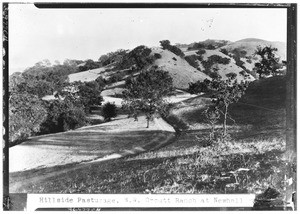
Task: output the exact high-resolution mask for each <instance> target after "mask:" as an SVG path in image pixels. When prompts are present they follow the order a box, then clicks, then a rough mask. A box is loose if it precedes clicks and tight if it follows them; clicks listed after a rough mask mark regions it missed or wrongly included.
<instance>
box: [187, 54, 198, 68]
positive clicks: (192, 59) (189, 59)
mask: <svg viewBox="0 0 300 214" xmlns="http://www.w3.org/2000/svg"><path fill="white" fill-rule="evenodd" d="M184 59H185V60H186V61H187V62H188V63H189V64H190V65H191V66H193V67H194V68H198V66H199V65H198V63H197V62H196V60H197V56H196V55H189V56H185V57H184Z"/></svg>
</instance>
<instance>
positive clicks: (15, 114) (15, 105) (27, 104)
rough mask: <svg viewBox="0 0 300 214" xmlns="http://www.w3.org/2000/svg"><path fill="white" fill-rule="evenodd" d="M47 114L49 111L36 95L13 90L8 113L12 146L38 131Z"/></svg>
mask: <svg viewBox="0 0 300 214" xmlns="http://www.w3.org/2000/svg"><path fill="white" fill-rule="evenodd" d="M46 115H47V111H46V109H45V107H44V106H43V104H42V101H41V100H40V99H39V98H38V97H37V96H36V95H33V94H29V93H27V92H26V91H23V92H21V91H11V93H10V97H9V115H8V116H9V144H10V146H12V145H14V144H18V143H20V142H22V141H24V140H25V139H26V138H28V137H30V136H31V135H34V134H36V133H38V132H39V131H40V128H41V124H42V122H43V121H44V120H45V119H46Z"/></svg>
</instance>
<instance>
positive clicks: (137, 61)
mask: <svg viewBox="0 0 300 214" xmlns="http://www.w3.org/2000/svg"><path fill="white" fill-rule="evenodd" d="M151 52H152V51H151V49H150V48H148V47H146V46H144V45H140V46H138V47H136V48H134V49H133V50H132V51H130V52H129V53H128V54H125V55H124V56H123V57H122V60H121V61H120V62H118V63H117V65H116V68H117V69H131V68H135V70H142V69H143V68H145V67H146V66H148V65H150V64H152V63H153V61H154V60H155V58H154V56H152V55H150V54H151Z"/></svg>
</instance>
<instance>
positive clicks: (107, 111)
mask: <svg viewBox="0 0 300 214" xmlns="http://www.w3.org/2000/svg"><path fill="white" fill-rule="evenodd" d="M101 114H102V116H103V117H104V119H105V121H110V120H111V118H113V117H116V116H117V106H116V105H115V104H114V103H110V102H107V103H105V104H104V105H103V106H102V112H101Z"/></svg>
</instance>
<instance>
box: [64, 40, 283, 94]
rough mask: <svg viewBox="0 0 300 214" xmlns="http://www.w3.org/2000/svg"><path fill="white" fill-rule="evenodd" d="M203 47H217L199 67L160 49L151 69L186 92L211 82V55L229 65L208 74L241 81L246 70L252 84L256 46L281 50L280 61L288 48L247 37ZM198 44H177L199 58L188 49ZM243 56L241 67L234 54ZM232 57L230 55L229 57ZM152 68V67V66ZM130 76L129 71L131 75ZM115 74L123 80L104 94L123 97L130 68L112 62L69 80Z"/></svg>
mask: <svg viewBox="0 0 300 214" xmlns="http://www.w3.org/2000/svg"><path fill="white" fill-rule="evenodd" d="M200 43H201V44H203V45H205V46H208V45H214V46H215V47H216V48H215V49H211V48H210V49H207V48H204V50H205V53H204V54H202V56H201V57H202V60H199V59H196V60H195V63H196V64H198V66H192V65H191V64H190V63H188V62H187V61H186V59H185V58H184V57H179V56H177V55H175V54H174V53H172V52H171V51H169V50H164V49H162V48H159V47H153V48H151V54H150V55H152V56H153V55H155V54H159V55H160V58H156V59H155V60H154V62H153V64H152V66H157V67H158V68H160V69H162V70H165V71H168V72H169V74H170V75H171V77H172V78H173V84H174V87H175V88H177V89H184V90H186V89H187V88H188V86H189V83H191V82H196V81H198V80H200V81H203V80H204V79H206V78H207V79H210V77H209V76H208V73H207V72H208V71H207V69H205V66H204V61H207V60H208V58H209V57H211V56H218V57H222V58H226V59H229V60H230V61H229V63H228V64H222V63H219V62H213V63H212V65H211V67H210V68H209V70H210V71H209V72H217V73H218V74H219V75H220V76H221V77H222V78H226V74H228V73H231V72H233V73H236V74H237V79H238V81H241V80H243V79H244V77H243V76H242V75H241V73H240V72H242V71H244V70H245V69H246V71H247V72H248V74H250V75H249V78H248V79H247V80H248V81H253V80H254V79H255V77H254V76H253V71H252V70H253V68H254V64H255V62H257V61H258V58H257V57H256V56H254V52H255V49H256V48H257V46H259V45H260V46H267V45H272V46H273V47H276V48H278V52H277V55H278V56H280V57H281V59H282V60H283V59H286V45H285V44H284V43H282V42H270V41H265V40H261V39H255V38H248V39H243V40H239V41H236V42H230V41H225V40H205V41H203V42H200ZM194 44H195V43H192V44H189V45H186V44H185V45H180V44H177V46H178V47H180V48H181V49H182V50H184V54H185V56H191V55H195V56H198V57H199V54H197V53H196V52H197V50H187V49H188V48H191V47H192V46H193V45H194ZM221 49H226V50H227V51H228V52H229V55H226V54H224V53H222V52H221ZM237 52H238V53H241V52H243V54H241V56H240V60H241V62H243V65H242V66H241V65H240V64H238V63H237V62H236V60H235V59H234V57H233V55H234V54H235V53H237ZM230 54H231V55H230ZM150 66H151V65H150ZM129 73H130V72H129ZM138 73H139V71H136V72H134V73H131V74H130V75H133V76H134V75H137V74H138ZM115 74H119V75H120V76H121V81H119V82H116V83H112V84H111V83H110V84H108V85H107V87H106V90H105V91H104V92H103V94H104V95H105V96H106V95H108V96H111V95H115V94H121V93H122V91H123V86H124V80H125V79H126V78H128V77H129V76H130V75H128V69H124V70H118V69H115V64H114V63H112V64H110V65H108V66H106V67H101V68H97V69H92V70H88V71H83V72H79V73H75V74H70V75H69V81H70V82H74V81H92V80H95V79H96V78H98V77H99V76H102V77H103V78H105V79H109V78H110V77H112V76H113V75H115Z"/></svg>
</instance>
